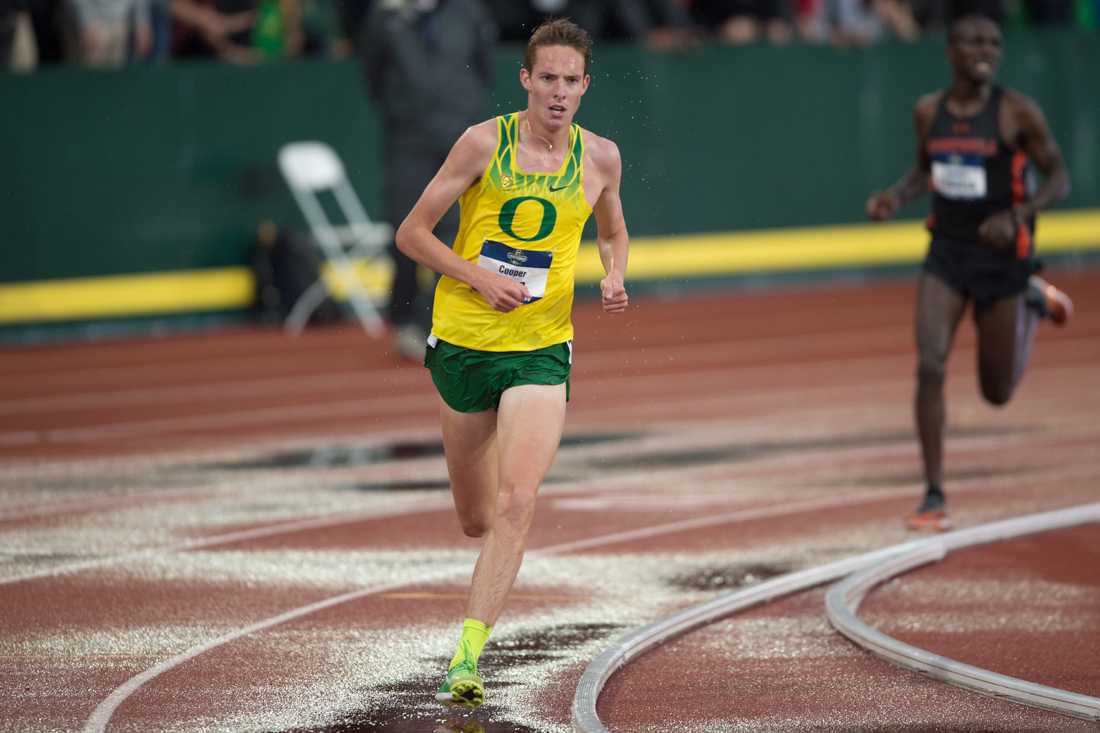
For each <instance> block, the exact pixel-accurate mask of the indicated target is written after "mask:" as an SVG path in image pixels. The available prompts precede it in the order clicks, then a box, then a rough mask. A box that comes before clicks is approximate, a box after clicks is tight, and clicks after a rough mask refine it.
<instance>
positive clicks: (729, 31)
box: [692, 0, 794, 45]
mask: <svg viewBox="0 0 1100 733" xmlns="http://www.w3.org/2000/svg"><path fill="white" fill-rule="evenodd" d="M692 8H693V11H694V12H695V15H696V18H697V19H698V20H699V21H700V22H701V23H702V24H703V25H704V26H705V27H707V28H709V29H711V30H712V31H713V32H714V33H715V34H716V35H717V37H718V38H719V39H720V40H722V41H724V42H726V43H732V44H734V45H742V44H745V43H755V42H756V41H759V40H762V39H767V40H769V41H771V42H772V43H778V44H783V43H788V42H790V40H791V39H792V38H793V37H794V30H793V20H794V11H793V8H792V5H791V0H695V2H694V4H693V6H692Z"/></svg>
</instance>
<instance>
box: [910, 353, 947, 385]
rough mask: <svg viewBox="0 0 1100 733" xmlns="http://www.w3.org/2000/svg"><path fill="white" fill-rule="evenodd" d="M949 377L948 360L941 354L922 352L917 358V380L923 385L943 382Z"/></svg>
mask: <svg viewBox="0 0 1100 733" xmlns="http://www.w3.org/2000/svg"><path fill="white" fill-rule="evenodd" d="M946 377H947V360H946V359H944V358H941V357H939V356H934V355H924V354H922V355H921V356H920V357H919V358H918V360H917V381H918V382H919V383H920V384H921V385H923V386H929V387H934V386H938V385H941V384H943V382H944V379H946Z"/></svg>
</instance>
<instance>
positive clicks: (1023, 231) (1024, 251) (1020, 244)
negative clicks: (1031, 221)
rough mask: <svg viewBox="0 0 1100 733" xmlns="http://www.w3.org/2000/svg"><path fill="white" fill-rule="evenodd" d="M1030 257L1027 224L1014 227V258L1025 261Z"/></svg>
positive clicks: (1029, 236) (1029, 235) (1029, 237)
mask: <svg viewBox="0 0 1100 733" xmlns="http://www.w3.org/2000/svg"><path fill="white" fill-rule="evenodd" d="M1030 256H1031V230H1030V229H1028V227H1027V223H1026V222H1025V223H1024V224H1022V225H1019V226H1017V227H1016V258H1017V259H1021V260H1026V259H1027V258H1028V257H1030Z"/></svg>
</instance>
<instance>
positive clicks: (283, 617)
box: [84, 472, 1092, 733]
mask: <svg viewBox="0 0 1100 733" xmlns="http://www.w3.org/2000/svg"><path fill="white" fill-rule="evenodd" d="M1091 473H1092V472H1090V475H1091ZM964 490H965V489H964ZM955 491H956V493H957V492H958V491H959V489H955ZM901 494H904V495H907V496H909V495H911V494H912V491H905V492H903V491H902V490H896V491H892V492H881V491H877V492H875V491H867V492H860V493H858V494H849V495H845V496H835V497H832V498H830V499H818V500H811V501H804V502H794V503H791V502H787V503H783V504H779V505H776V506H770V507H759V508H753V509H746V510H740V511H735V512H729V513H726V514H723V515H720V516H717V517H702V518H698V519H692V520H682V521H677V522H668V523H664V524H659V525H653V526H650V527H641V528H638V529H633V530H627V531H623V532H612V533H610V534H606V535H601V536H598V537H592V538H588V539H583V540H574V541H572V542H562V543H559V544H556V545H551V546H549V547H544V548H541V549H535V550H532V551H530V553H529V554H531V555H559V554H566V553H570V552H577V551H579V550H589V549H593V548H596V547H607V546H610V545H614V544H620V543H623V542H633V541H637V540H640V539H648V538H652V537H656V536H659V535H663V534H675V533H678V532H684V531H687V530H691V529H698V528H700V527H704V526H713V525H716V524H734V523H737V522H747V521H752V520H755V519H761V518H766V517H775V516H783V515H787V514H795V513H798V512H804V511H812V510H819V509H823V508H827V507H840V506H844V507H852V506H854V505H856V504H868V503H875V502H878V501H886V500H892V499H895V498H897V496H898V495H901ZM845 567H847V566H845ZM853 569H854V568H853ZM465 574H467V571H457V572H456V571H450V572H446V573H433V574H429V575H424V576H421V577H418V578H414V579H411V580H408V581H403V582H401V583H397V584H389V585H385V586H378V587H372V588H364V589H361V590H358V591H352V592H349V593H344V594H341V595H339V596H335V597H333V598H329V599H325V600H321V601H318V602H316V603H313V604H310V605H307V606H303V607H301V608H297V609H291V610H289V611H286V612H284V613H282V614H279V615H278V616H273V617H271V618H269V619H266V620H263V621H259V622H257V623H255V624H252V625H251V626H248V627H245V628H243V629H238V630H236V631H233V632H230V633H228V634H225V635H223V636H220V637H218V638H216V639H212V640H210V641H208V642H204V643H202V644H198V645H196V646H194V647H192V648H191V649H189V650H187V651H185V652H183V653H181V654H178V655H176V656H174V657H172V658H170V659H167V660H165V661H164V662H161V663H160V664H158V665H156V666H155V667H152V668H150V669H148V670H146V671H144V672H142V673H141V674H139V675H137V676H135V677H132V678H131V679H129V680H128V681H127V682H126V683H124V684H123V685H122V686H120V687H118V688H116V689H115V690H114V691H113V692H112V693H111V694H110V695H109V696H108V697H107V698H106V699H104V700H103V701H102V702H101V703H100V704H99V705H98V706H97V707H96V709H95V711H94V712H93V713H92V715H91V717H90V718H89V719H88V722H87V723H86V724H85V726H84V733H99V732H101V731H104V730H105V729H106V726H107V723H108V722H109V721H110V719H111V717H112V716H113V715H114V711H115V710H116V709H117V708H118V706H119V705H121V704H122V702H123V701H125V700H126V699H127V698H128V697H129V696H130V695H132V694H133V693H134V692H136V691H137V690H138V689H139V688H141V687H142V686H143V685H144V684H145V683H147V682H148V681H150V680H152V679H154V678H155V677H157V676H158V675H160V674H163V673H164V672H167V671H169V670H171V669H173V668H175V667H177V666H179V665H180V664H183V663H184V662H187V661H188V660H190V659H193V658H195V657H197V656H199V655H201V654H203V653H205V652H207V651H210V650H212V649H215V648H217V647H219V646H222V645H224V644H227V643H229V642H231V641H234V640H236V639H239V638H241V637H243V636H247V635H249V634H252V633H255V632H257V631H262V630H265V629H268V628H271V627H273V626H277V625H279V624H281V623H284V622H286V621H290V620H293V619H296V618H300V617H302V616H305V615H308V614H310V613H313V612H314V611H318V610H322V609H325V608H330V607H332V606H335V605H339V604H341V603H346V602H348V601H353V600H356V599H359V598H363V597H365V596H368V595H372V594H375V593H381V592H385V591H389V590H393V589H395V588H400V587H405V586H408V585H417V584H421V583H425V582H434V581H436V580H439V579H441V578H446V577H454V576H461V575H465ZM593 704H594V701H593Z"/></svg>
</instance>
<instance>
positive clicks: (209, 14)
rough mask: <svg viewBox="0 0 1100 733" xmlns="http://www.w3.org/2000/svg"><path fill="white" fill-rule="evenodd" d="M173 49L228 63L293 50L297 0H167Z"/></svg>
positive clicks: (297, 44) (298, 30)
mask: <svg viewBox="0 0 1100 733" xmlns="http://www.w3.org/2000/svg"><path fill="white" fill-rule="evenodd" d="M171 3H172V4H171V11H172V20H173V32H172V36H173V37H172V55H173V56H179V57H184V58H186V57H211V56H213V57H217V58H220V59H223V60H225V61H231V62H233V63H256V62H258V61H262V60H264V59H270V58H285V57H293V56H298V55H299V54H300V53H301V51H302V47H303V44H304V40H305V39H304V36H303V33H302V14H301V6H300V4H299V0H171Z"/></svg>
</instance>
